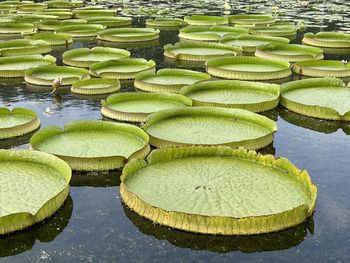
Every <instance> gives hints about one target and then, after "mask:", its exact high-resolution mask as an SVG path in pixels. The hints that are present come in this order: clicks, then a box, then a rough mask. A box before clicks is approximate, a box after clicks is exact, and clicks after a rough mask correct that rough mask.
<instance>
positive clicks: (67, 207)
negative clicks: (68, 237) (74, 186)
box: [0, 196, 73, 257]
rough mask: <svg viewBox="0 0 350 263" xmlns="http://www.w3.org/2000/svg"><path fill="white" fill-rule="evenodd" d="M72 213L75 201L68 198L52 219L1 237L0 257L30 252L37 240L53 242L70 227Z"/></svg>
mask: <svg viewBox="0 0 350 263" xmlns="http://www.w3.org/2000/svg"><path fill="white" fill-rule="evenodd" d="M72 211H73V200H72V198H71V197H70V196H68V197H67V200H66V201H65V202H64V204H63V206H62V207H61V208H60V209H59V210H58V211H57V212H56V213H55V214H54V215H53V216H52V217H50V218H48V219H46V220H44V221H43V222H40V223H38V224H36V225H34V226H32V227H30V228H27V229H24V230H21V231H17V232H15V233H12V234H9V235H5V236H0V257H8V256H12V255H17V254H20V253H23V252H25V251H27V250H30V249H31V248H32V247H33V246H34V244H35V242H36V240H40V242H51V241H53V240H54V239H55V238H56V237H57V236H58V235H59V234H60V233H61V232H62V231H63V230H64V228H65V227H66V226H67V225H68V222H69V220H70V218H71V216H72Z"/></svg>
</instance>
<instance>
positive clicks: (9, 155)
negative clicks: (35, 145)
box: [0, 149, 72, 235]
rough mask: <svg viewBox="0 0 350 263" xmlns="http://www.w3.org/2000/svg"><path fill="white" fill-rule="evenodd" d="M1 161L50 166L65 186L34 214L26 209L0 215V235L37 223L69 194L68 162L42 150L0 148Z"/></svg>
mask: <svg viewBox="0 0 350 263" xmlns="http://www.w3.org/2000/svg"><path fill="white" fill-rule="evenodd" d="M1 161H10V162H15V161H18V162H20V163H23V162H30V163H34V164H38V165H40V166H46V167H50V168H51V169H54V170H56V171H57V173H59V174H60V176H62V177H63V178H64V179H65V181H66V184H65V187H64V188H63V189H62V190H61V191H60V192H59V193H57V194H56V195H55V196H53V197H52V198H50V199H49V200H47V201H46V202H45V203H44V204H43V205H42V206H41V208H40V209H39V210H37V211H36V213H35V214H32V213H30V212H28V211H23V212H20V213H13V214H9V215H6V216H3V217H0V224H1V226H2V227H1V229H0V235H1V234H8V233H11V232H13V231H16V230H21V229H24V228H26V227H29V226H31V225H33V224H35V223H38V222H40V221H42V220H44V219H45V218H47V217H49V216H51V215H52V214H54V213H55V212H56V211H57V210H58V209H59V208H60V207H61V205H62V204H63V203H64V201H65V200H66V198H67V196H68V194H69V181H70V179H71V173H72V171H71V169H70V168H69V166H68V164H66V163H65V162H64V161H62V160H60V159H59V158H57V157H55V156H53V155H51V154H47V153H42V152H37V151H30V150H16V151H14V150H1V149H0V162H1Z"/></svg>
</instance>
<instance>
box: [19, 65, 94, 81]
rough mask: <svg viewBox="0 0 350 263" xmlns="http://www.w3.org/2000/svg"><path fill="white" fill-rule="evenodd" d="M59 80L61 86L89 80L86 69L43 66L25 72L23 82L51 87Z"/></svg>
mask: <svg viewBox="0 0 350 263" xmlns="http://www.w3.org/2000/svg"><path fill="white" fill-rule="evenodd" d="M58 78H61V79H62V84H61V85H62V86H65V85H72V83H74V82H75V81H78V80H84V79H89V78H90V76H89V74H88V71H87V70H86V69H81V68H73V67H66V66H45V67H37V68H32V69H28V70H26V71H25V75H24V80H25V81H26V82H27V83H29V84H33V85H39V86H52V85H53V82H54V80H56V79H58Z"/></svg>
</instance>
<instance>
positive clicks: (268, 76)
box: [206, 57, 292, 80]
mask: <svg viewBox="0 0 350 263" xmlns="http://www.w3.org/2000/svg"><path fill="white" fill-rule="evenodd" d="M206 65H207V72H208V73H209V74H210V75H212V76H215V77H219V78H226V79H239V80H272V79H282V78H286V77H288V76H290V75H291V74H292V71H291V69H290V64H289V62H287V61H280V60H272V59H267V58H257V57H231V58H214V59H211V60H209V61H207V62H206Z"/></svg>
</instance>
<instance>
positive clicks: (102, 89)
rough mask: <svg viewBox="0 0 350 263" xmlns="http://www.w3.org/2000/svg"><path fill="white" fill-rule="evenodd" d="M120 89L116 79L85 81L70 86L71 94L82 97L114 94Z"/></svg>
mask: <svg viewBox="0 0 350 263" xmlns="http://www.w3.org/2000/svg"><path fill="white" fill-rule="evenodd" d="M119 89H120V83H119V80H117V79H86V80H80V81H77V82H74V83H73V84H72V88H71V91H72V93H76V94H82V95H99V94H108V93H113V92H116V91H118V90H119Z"/></svg>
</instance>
